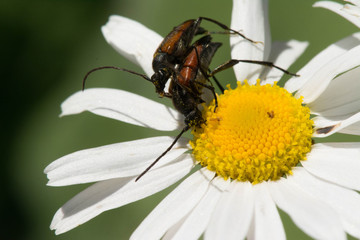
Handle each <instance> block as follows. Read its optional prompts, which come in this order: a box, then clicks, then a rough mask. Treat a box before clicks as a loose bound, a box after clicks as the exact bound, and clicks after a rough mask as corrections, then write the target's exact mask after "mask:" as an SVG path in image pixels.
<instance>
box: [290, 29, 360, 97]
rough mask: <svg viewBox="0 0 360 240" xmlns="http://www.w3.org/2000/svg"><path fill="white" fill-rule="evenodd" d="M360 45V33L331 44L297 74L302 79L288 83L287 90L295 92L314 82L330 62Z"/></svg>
mask: <svg viewBox="0 0 360 240" xmlns="http://www.w3.org/2000/svg"><path fill="white" fill-rule="evenodd" d="M359 44H360V33H354V34H353V35H351V36H349V37H346V38H344V39H341V40H340V41H338V42H336V43H334V44H331V45H330V46H328V47H327V48H326V49H324V50H323V51H321V52H320V53H319V54H317V55H316V56H315V57H314V58H313V59H311V61H310V62H308V63H307V64H306V65H305V66H304V67H303V68H302V69H301V70H300V71H298V72H297V73H298V74H299V75H300V77H294V78H291V79H290V80H289V81H287V82H286V84H285V88H286V89H287V90H288V91H289V92H295V91H297V90H298V89H300V88H301V87H302V86H303V85H304V84H305V83H306V82H307V81H310V80H312V76H313V75H314V74H315V73H316V72H317V71H318V70H319V68H321V67H322V66H324V65H326V64H327V63H328V62H329V61H331V60H333V59H336V58H337V57H338V56H340V55H341V54H343V53H345V52H347V51H349V50H350V49H352V48H354V47H355V46H358V45H359Z"/></svg>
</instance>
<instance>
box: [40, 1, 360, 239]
mask: <svg viewBox="0 0 360 240" xmlns="http://www.w3.org/2000/svg"><path fill="white" fill-rule="evenodd" d="M249 19H251V21H250V20H249ZM231 28H232V29H241V30H242V31H243V32H244V34H245V35H246V36H247V37H249V38H250V39H254V40H256V41H262V42H263V43H264V44H263V45H261V44H256V45H254V44H251V43H249V42H247V41H243V40H242V39H240V38H238V37H235V36H232V37H231V38H230V39H231V46H232V52H231V54H232V57H233V58H235V59H253V60H269V61H273V62H274V63H275V64H276V65H278V66H281V67H283V68H287V67H289V66H290V65H291V63H293V62H294V61H295V60H296V58H297V57H298V56H299V55H300V54H301V53H302V52H303V51H304V49H305V48H306V46H307V43H304V42H298V41H295V40H291V41H288V42H282V43H280V42H275V43H273V44H271V43H270V31H269V26H268V19H267V1H261V0H234V6H233V13H232V24H231ZM102 31H103V33H104V36H105V38H106V40H107V41H108V42H109V43H110V44H111V45H112V46H113V47H114V48H115V49H116V50H117V51H119V52H120V53H121V54H122V55H124V56H125V57H127V58H128V59H130V60H132V61H133V62H135V63H137V64H139V65H140V66H141V67H142V68H143V69H144V71H145V72H146V73H147V74H148V75H151V74H152V73H153V71H152V69H151V61H152V55H153V52H154V51H155V49H156V48H157V46H158V44H159V43H160V42H161V40H162V38H161V37H160V36H159V35H157V34H156V33H154V32H152V31H151V30H149V29H147V28H146V27H144V26H143V25H141V24H139V23H137V22H135V21H132V20H129V19H127V18H124V17H120V16H111V17H110V20H109V22H108V23H107V24H106V25H105V26H104V27H103V28H102ZM358 65H360V33H356V34H353V35H351V36H349V37H347V38H345V39H343V40H341V41H339V42H336V43H334V44H332V45H330V46H329V47H328V48H326V49H325V50H323V51H322V52H320V53H319V54H318V55H317V56H315V57H314V58H313V59H312V60H311V61H310V62H309V63H308V64H306V65H305V66H304V67H303V68H302V69H301V70H300V71H299V72H298V73H299V74H300V75H301V76H300V77H297V78H291V79H290V80H289V81H288V82H287V83H286V85H285V89H286V90H288V91H289V92H296V94H295V96H296V98H299V99H301V98H300V96H302V97H303V103H305V104H306V105H307V106H308V107H309V108H310V110H311V113H312V114H314V115H316V116H315V118H313V121H314V129H315V130H314V133H313V136H312V137H315V138H316V137H319V138H324V137H326V136H329V135H331V134H334V133H336V132H339V133H347V134H354V135H360V94H359V92H360V81H359V77H358V76H359V75H360V68H356V67H357V66H358ZM234 70H235V74H236V76H237V79H238V80H239V81H242V80H243V79H248V82H249V84H250V85H255V83H256V79H257V78H258V77H259V76H260V77H261V79H263V81H262V82H261V85H263V86H264V87H266V86H265V84H267V83H271V84H273V83H274V82H275V81H277V80H279V79H280V78H281V76H282V72H280V71H278V70H276V69H271V70H269V69H267V68H264V67H262V66H259V65H249V64H238V65H237V66H235V67H234ZM144 84H146V83H144ZM258 85H259V86H260V84H258ZM274 85H276V84H274ZM243 86H245V87H246V86H249V85H247V84H246V83H244V85H243ZM267 86H270V85H267ZM284 91H285V90H284ZM164 100H166V99H164ZM296 101H297V100H296ZM274 105H275V103H274ZM129 106H131V107H129ZM219 109H221V106H220V105H219ZM62 111H63V112H62V115H70V114H77V113H81V112H83V111H90V112H93V113H95V114H98V115H101V116H105V117H110V118H113V119H117V120H120V121H124V122H127V123H131V124H135V125H139V126H143V127H150V128H153V129H157V130H160V131H172V130H178V129H182V127H183V122H182V120H181V116H179V114H178V113H177V112H176V111H175V110H173V109H171V108H169V107H165V106H164V105H162V104H159V103H157V102H154V101H151V100H148V99H146V98H144V97H141V96H138V95H135V94H132V93H128V92H125V91H121V90H114V89H87V90H85V91H84V92H78V93H75V94H74V95H72V96H70V97H69V98H68V99H67V100H66V101H65V102H64V103H63V104H62ZM154 113H156V114H154ZM274 114H275V115H274ZM277 114H278V112H275V113H271V112H268V115H269V118H274V119H275V118H276V117H277ZM215 120H216V118H215ZM219 121H222V119H220V118H219ZM207 125H211V124H207ZM271 137H272V136H271ZM274 137H275V136H274ZM172 141H173V137H153V138H148V139H141V140H137V141H131V142H124V143H118V144H113V145H108V146H103V147H98V148H94V149H87V150H83V151H78V152H75V153H72V154H69V155H67V156H64V157H62V158H60V159H58V160H56V161H54V162H53V163H51V164H50V165H49V166H48V167H47V168H46V169H45V173H46V174H47V176H48V178H49V183H48V185H50V186H66V185H72V184H79V183H89V182H96V183H95V184H93V185H92V186H90V187H89V188H87V189H85V190H84V191H82V192H81V193H79V194H78V195H76V196H75V197H74V198H73V199H71V200H70V201H68V202H67V203H66V204H65V205H64V206H62V207H61V208H60V209H59V210H58V211H57V213H56V214H55V216H54V219H53V221H52V223H51V229H55V230H56V234H60V233H63V232H66V231H69V230H71V229H73V228H75V227H77V226H78V225H80V224H82V223H84V222H86V221H88V220H90V219H92V218H94V217H95V216H97V215H99V214H100V213H102V212H104V211H106V210H110V209H114V208H117V207H120V206H123V205H125V204H128V203H131V202H134V201H136V200H139V199H142V198H145V197H147V196H150V195H152V194H154V193H156V192H159V191H161V190H162V189H164V188H166V187H168V186H170V185H172V184H173V183H175V182H177V181H178V180H179V179H181V178H183V177H184V176H185V175H186V174H188V173H189V172H190V170H191V169H193V167H194V164H195V163H194V160H193V157H192V155H191V154H190V153H188V152H187V151H188V150H189V149H191V148H190V146H189V144H188V140H187V139H184V138H181V139H180V141H179V142H178V143H177V144H176V145H175V147H174V148H173V149H172V150H171V151H170V152H169V153H168V154H167V155H165V157H164V158H163V159H161V161H160V162H159V163H158V164H157V165H155V166H154V168H153V169H151V170H150V171H149V172H148V173H147V174H145V175H144V176H143V177H142V178H141V179H140V180H139V181H138V182H135V181H134V180H135V178H136V177H137V176H138V175H139V174H140V173H141V172H142V171H143V170H144V169H145V168H146V167H147V166H148V165H149V164H150V163H151V162H152V161H153V160H154V159H156V157H157V156H159V155H160V154H161V153H162V152H163V151H164V150H165V149H166V148H167V147H168V146H169V145H170V144H171V142H172ZM306 158H307V160H306V161H301V164H302V167H300V166H298V167H294V168H292V170H291V172H292V174H291V172H289V174H286V178H284V177H281V178H280V179H278V180H276V181H271V180H269V181H259V183H257V184H251V183H250V182H249V181H245V182H242V181H236V180H234V181H230V180H224V178H222V177H220V176H219V174H218V175H215V172H213V171H210V170H208V169H207V168H205V167H203V168H201V169H200V170H198V171H196V172H194V173H193V174H192V175H191V176H189V177H187V178H186V179H185V180H184V181H183V182H182V183H181V184H180V185H179V186H178V187H177V188H176V189H175V190H174V191H173V192H171V193H170V194H169V195H168V196H167V197H165V199H164V200H163V201H162V202H161V203H160V204H159V205H158V206H157V207H156V208H155V209H154V210H153V211H152V212H151V213H150V214H149V215H148V216H147V217H146V218H145V219H144V221H143V222H142V223H141V224H140V226H139V227H138V228H137V229H136V230H135V232H134V233H133V235H132V237H131V238H132V239H159V238H161V237H163V236H164V239H170V238H171V239H196V238H198V237H200V236H201V235H202V234H204V237H205V239H243V238H245V237H247V238H248V239H285V232H284V228H283V225H282V222H281V219H280V217H279V213H278V210H277V208H276V207H279V208H280V209H282V210H283V211H284V212H286V213H287V214H288V215H289V216H290V217H291V218H292V220H293V221H294V222H295V224H296V225H297V226H298V227H299V228H300V229H302V230H303V231H304V232H305V233H306V234H308V235H309V236H311V237H313V238H316V239H345V238H346V234H345V233H349V234H350V235H353V236H354V237H357V238H360V218H359V216H360V195H359V194H358V193H357V192H356V191H359V190H360V174H359V172H360V143H359V142H346V143H345V142H342V143H341V142H339V143H316V144H314V145H312V146H311V151H310V152H308V153H307V155H306ZM253 183H255V182H253Z"/></svg>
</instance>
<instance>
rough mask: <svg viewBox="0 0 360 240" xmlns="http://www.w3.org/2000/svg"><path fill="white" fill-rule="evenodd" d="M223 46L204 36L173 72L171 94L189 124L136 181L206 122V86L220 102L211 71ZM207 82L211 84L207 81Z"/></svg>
mask: <svg viewBox="0 0 360 240" xmlns="http://www.w3.org/2000/svg"><path fill="white" fill-rule="evenodd" d="M221 45H222V43H219V42H212V41H211V36H210V35H207V36H204V37H202V38H200V39H199V40H198V41H196V42H195V43H194V44H193V47H192V50H191V51H190V52H189V54H188V55H187V56H186V58H185V59H184V60H183V62H182V63H181V64H179V65H178V66H177V67H176V69H175V71H174V72H173V73H172V76H171V82H170V86H169V94H170V95H169V96H171V98H172V102H173V105H174V107H175V108H176V110H178V111H179V112H180V113H181V114H183V115H184V118H185V119H184V123H185V127H184V128H183V129H182V130H181V132H180V133H179V134H178V135H177V136H176V137H175V139H174V140H173V142H172V143H171V145H170V146H169V147H168V148H167V149H166V150H165V151H164V152H163V153H162V154H161V155H160V156H159V157H158V158H157V159H155V160H154V161H153V162H152V163H151V164H150V165H149V166H148V167H147V168H146V169H145V170H144V171H143V172H142V173H141V174H140V175H139V176H138V177H137V178H136V179H135V181H138V180H139V179H140V178H141V177H142V176H143V175H144V174H145V173H146V172H148V171H149V170H150V169H151V168H152V167H153V166H154V165H155V164H156V163H157V162H158V161H159V160H160V159H161V158H162V157H163V156H165V154H166V153H167V152H169V151H170V150H171V149H172V147H173V146H174V145H175V143H176V142H177V141H178V140H179V138H180V137H181V136H182V135H183V134H184V133H185V132H186V131H188V130H189V129H190V128H192V127H195V128H196V127H201V124H203V123H205V120H204V119H203V117H202V113H201V111H200V110H199V108H198V106H199V104H201V103H203V102H204V100H203V99H202V97H201V95H202V90H203V88H208V89H209V90H210V91H211V92H212V93H213V95H214V99H215V102H216V103H217V100H216V99H217V98H216V93H215V90H214V87H213V86H212V85H211V82H210V81H209V78H208V75H207V71H208V68H209V65H210V62H211V60H212V58H213V56H214V54H215V52H216V51H217V50H218V48H219V47H220V46H221ZM207 82H209V83H210V84H207Z"/></svg>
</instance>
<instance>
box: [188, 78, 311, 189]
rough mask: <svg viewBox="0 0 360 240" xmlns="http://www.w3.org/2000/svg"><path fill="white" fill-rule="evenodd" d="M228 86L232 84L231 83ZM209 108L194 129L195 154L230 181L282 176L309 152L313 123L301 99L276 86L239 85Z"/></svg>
mask: <svg viewBox="0 0 360 240" xmlns="http://www.w3.org/2000/svg"><path fill="white" fill-rule="evenodd" d="M228 88H229V87H228ZM214 108H215V105H214V101H213V102H212V103H211V104H210V105H209V106H208V107H205V109H204V111H203V117H204V119H205V120H206V124H203V126H202V127H201V128H197V129H194V130H193V131H192V133H193V135H194V140H192V141H190V144H191V146H192V148H193V155H194V157H195V159H196V160H197V161H199V163H200V164H201V165H202V166H204V167H205V166H206V167H207V168H208V169H209V170H211V171H214V172H216V173H217V175H219V176H222V177H223V178H224V179H225V180H226V179H228V178H231V179H232V180H238V181H249V182H251V183H253V184H256V183H260V182H262V181H267V180H278V179H279V178H280V177H282V176H284V175H285V174H292V172H291V169H292V168H293V167H294V166H296V165H297V164H298V163H299V161H300V160H306V154H307V153H308V152H309V151H310V149H311V145H312V140H311V136H312V133H313V121H312V120H310V110H309V108H308V107H306V106H304V105H303V104H302V98H300V99H296V98H294V97H293V96H292V95H291V94H290V93H289V92H288V91H286V90H285V89H284V88H281V87H279V86H277V85H276V83H275V84H274V85H273V86H271V85H270V84H267V85H263V86H261V85H260V83H259V80H258V83H257V84H256V85H249V84H248V83H247V81H245V82H244V84H243V85H241V83H240V82H239V83H238V87H237V88H236V89H234V90H232V89H230V88H229V90H226V91H225V92H224V94H222V95H220V96H219V97H218V107H217V108H216V111H215V112H214Z"/></svg>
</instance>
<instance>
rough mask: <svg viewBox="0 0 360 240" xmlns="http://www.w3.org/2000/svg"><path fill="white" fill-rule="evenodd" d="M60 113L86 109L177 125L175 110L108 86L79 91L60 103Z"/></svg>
mask: <svg viewBox="0 0 360 240" xmlns="http://www.w3.org/2000/svg"><path fill="white" fill-rule="evenodd" d="M61 109H62V114H61V116H65V115H71V114H78V113H81V112H84V111H89V112H92V113H94V114H97V115H100V116H104V117H108V118H112V119H116V120H119V121H124V122H127V123H130V124H134V125H138V126H142V127H149V128H153V129H156V130H161V131H172V130H175V129H177V128H178V127H179V121H180V120H179V121H178V120H177V119H179V118H180V117H179V114H178V112H177V111H175V110H174V109H172V108H170V107H166V106H165V105H163V104H160V103H158V102H155V101H152V100H149V99H147V98H144V97H142V96H139V95H136V94H133V93H130V92H126V91H122V90H115V89H109V88H93V89H86V90H84V91H79V92H77V93H75V94H73V95H71V96H70V97H69V98H67V99H66V100H65V101H64V102H63V103H62V104H61Z"/></svg>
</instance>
